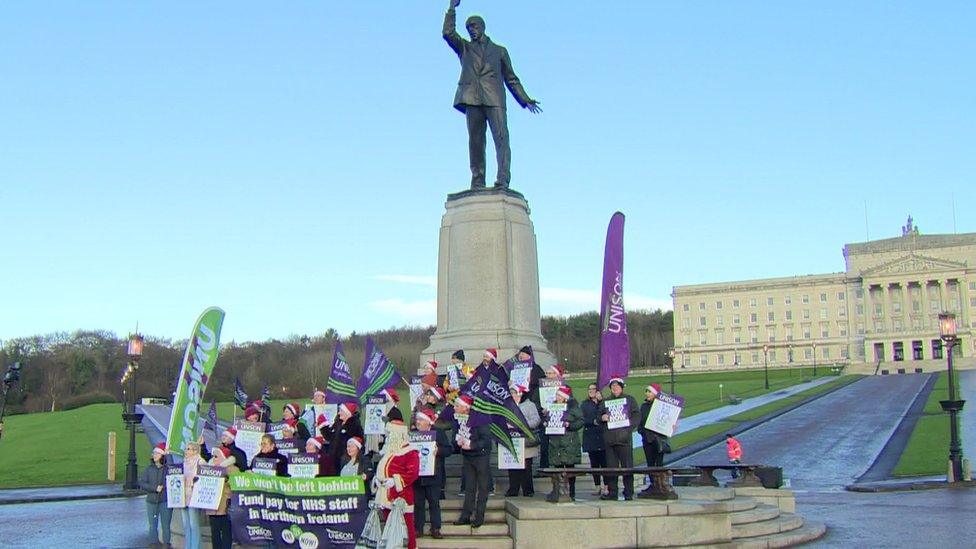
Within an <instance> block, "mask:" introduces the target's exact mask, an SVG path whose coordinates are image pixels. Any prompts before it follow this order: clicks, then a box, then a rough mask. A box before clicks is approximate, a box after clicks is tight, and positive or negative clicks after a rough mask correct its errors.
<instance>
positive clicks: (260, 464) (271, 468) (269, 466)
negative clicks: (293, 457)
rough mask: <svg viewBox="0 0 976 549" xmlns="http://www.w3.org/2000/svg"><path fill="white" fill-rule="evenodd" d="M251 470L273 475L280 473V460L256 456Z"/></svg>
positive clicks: (269, 475)
mask: <svg viewBox="0 0 976 549" xmlns="http://www.w3.org/2000/svg"><path fill="white" fill-rule="evenodd" d="M251 472H252V473H257V474H259V475H265V476H268V477H273V476H276V475H277V474H278V460H277V459H274V458H254V462H253V463H252V464H251Z"/></svg>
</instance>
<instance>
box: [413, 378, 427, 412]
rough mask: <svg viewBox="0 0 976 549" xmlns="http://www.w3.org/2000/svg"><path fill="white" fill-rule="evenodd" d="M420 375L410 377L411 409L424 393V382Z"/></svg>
mask: <svg viewBox="0 0 976 549" xmlns="http://www.w3.org/2000/svg"><path fill="white" fill-rule="evenodd" d="M422 380H423V378H422V377H421V376H411V377H410V410H411V411H413V408H414V405H415V404H416V403H417V401H418V400H420V397H421V396H423V394H424V384H423V381H422Z"/></svg>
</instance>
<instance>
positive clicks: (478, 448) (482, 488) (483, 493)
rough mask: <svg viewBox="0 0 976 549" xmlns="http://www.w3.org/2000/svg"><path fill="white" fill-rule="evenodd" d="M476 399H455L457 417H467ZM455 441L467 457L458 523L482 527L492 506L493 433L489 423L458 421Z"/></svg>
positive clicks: (464, 462) (462, 454)
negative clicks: (489, 494)
mask: <svg viewBox="0 0 976 549" xmlns="http://www.w3.org/2000/svg"><path fill="white" fill-rule="evenodd" d="M472 402H473V399H472V398H471V397H470V396H469V395H461V396H459V397H457V398H456V399H454V410H455V418H457V417H458V416H459V415H460V416H467V415H468V414H469V413H470V412H471V404H472ZM455 423H456V429H455V435H454V443H455V444H457V446H458V448H460V449H461V456H462V457H463V459H464V461H463V466H462V467H463V469H462V474H463V475H464V484H465V485H466V488H465V491H464V507H463V508H462V509H461V516H460V517H459V518H458V520H456V521H454V524H455V525H458V526H460V525H463V524H470V525H471V527H472V528H478V527H479V526H481V525H482V524H484V523H485V509H486V508H487V507H488V476H489V475H490V474H491V463H490V458H491V432H490V431H489V429H488V425H487V424H484V425H478V426H475V427H472V426H470V425H469V424H468V421H467V420H463V421H455Z"/></svg>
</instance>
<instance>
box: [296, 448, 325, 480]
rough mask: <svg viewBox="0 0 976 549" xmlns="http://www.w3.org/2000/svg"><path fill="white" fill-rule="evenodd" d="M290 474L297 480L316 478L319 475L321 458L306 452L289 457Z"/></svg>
mask: <svg viewBox="0 0 976 549" xmlns="http://www.w3.org/2000/svg"><path fill="white" fill-rule="evenodd" d="M288 474H289V475H291V476H292V477H295V478H315V476H316V475H318V474H319V456H318V455H316V454H306V453H304V452H303V453H297V452H296V453H293V454H291V455H289V456H288Z"/></svg>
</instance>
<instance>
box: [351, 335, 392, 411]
mask: <svg viewBox="0 0 976 549" xmlns="http://www.w3.org/2000/svg"><path fill="white" fill-rule="evenodd" d="M401 381H403V378H402V377H400V372H398V371H397V369H396V366H395V365H394V364H393V363H392V362H390V359H388V358H386V355H385V354H383V351H381V350H380V348H379V346H377V345H376V344H375V343H374V342H373V338H370V337H367V338H366V361H365V362H363V373H362V375H360V376H359V384H358V385H357V386H356V394H357V395H358V396H359V402H360V403H362V404H366V401H367V400H369V397H371V396H373V395H377V394H379V393H380V392H381V391H382V390H383V389H386V388H387V387H393V386H394V385H396V384H398V383H400V382H401Z"/></svg>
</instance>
